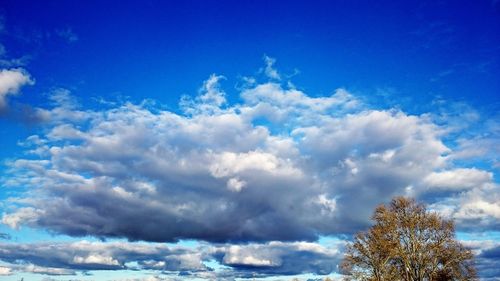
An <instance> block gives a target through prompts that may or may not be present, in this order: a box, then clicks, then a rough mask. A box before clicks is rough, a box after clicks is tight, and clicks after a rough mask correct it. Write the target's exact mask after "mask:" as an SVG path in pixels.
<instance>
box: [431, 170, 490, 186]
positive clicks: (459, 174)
mask: <svg viewBox="0 0 500 281" xmlns="http://www.w3.org/2000/svg"><path fill="white" fill-rule="evenodd" d="M492 180H493V174H492V173H491V172H486V171H483V170H478V169H471V168H460V169H454V170H448V171H443V172H433V173H430V174H429V175H427V176H426V177H425V179H424V182H423V183H424V184H425V185H427V186H428V187H429V188H430V189H438V190H465V189H472V188H475V187H481V186H482V185H483V184H487V183H490V182H491V181H492Z"/></svg>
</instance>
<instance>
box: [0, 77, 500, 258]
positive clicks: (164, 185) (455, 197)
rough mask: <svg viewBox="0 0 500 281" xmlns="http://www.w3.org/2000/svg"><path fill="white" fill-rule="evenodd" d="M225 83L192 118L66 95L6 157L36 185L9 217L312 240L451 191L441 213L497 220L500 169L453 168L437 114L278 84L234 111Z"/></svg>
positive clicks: (203, 97) (139, 230) (215, 236)
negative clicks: (400, 198)
mask: <svg viewBox="0 0 500 281" xmlns="http://www.w3.org/2000/svg"><path fill="white" fill-rule="evenodd" d="M220 79H222V76H218V75H212V76H210V78H209V79H208V80H207V81H206V82H205V83H204V84H203V86H202V88H201V89H200V92H199V95H198V96H197V97H195V98H188V97H184V98H183V99H182V101H181V108H182V109H183V113H182V114H179V113H175V112H171V111H166V110H161V109H158V108H154V107H152V105H151V104H146V103H143V104H131V103H124V104H121V105H119V106H116V107H112V108H108V109H103V110H90V109H82V108H81V107H80V106H79V105H78V103H76V102H74V100H73V99H72V98H71V95H70V93H69V92H68V91H67V90H64V89H58V90H56V91H55V93H54V95H53V97H52V100H53V108H50V109H38V111H39V114H40V115H43V116H44V119H45V120H46V123H45V127H44V129H43V130H42V131H41V132H40V134H38V135H34V136H31V137H29V138H28V139H27V140H26V141H24V142H22V144H23V146H25V147H26V150H27V153H29V154H31V156H30V157H29V158H25V159H13V160H12V161H10V162H9V163H8V166H9V170H10V171H9V173H10V175H11V176H10V177H9V176H7V177H6V178H5V179H4V183H5V185H8V186H23V187H25V188H28V189H29V192H28V193H26V195H25V198H23V200H22V202H23V203H22V204H13V205H11V206H10V207H9V208H8V209H7V211H6V212H5V213H4V215H3V217H2V222H3V223H5V224H8V225H10V226H12V227H19V226H22V225H27V226H31V227H35V228H43V229H47V230H50V231H52V232H56V233H63V234H68V235H73V236H84V235H92V236H96V237H101V238H106V237H122V238H127V239H129V240H145V241H158V242H159V241H177V240H179V239H198V240H205V241H210V242H228V241H232V242H248V241H263V242H265V241H273V240H281V241H298V240H309V241H311V240H315V239H317V238H318V237H319V236H320V235H337V234H342V233H348V234H350V233H353V232H355V231H357V230H359V229H361V228H364V227H366V226H367V225H368V224H369V223H370V222H369V217H370V215H371V213H372V211H373V208H374V207H375V206H376V205H377V204H380V203H381V202H384V201H386V200H389V199H390V198H391V197H392V196H394V195H413V196H420V197H421V198H423V199H424V200H426V197H425V194H426V193H429V192H436V190H438V191H443V190H444V191H446V197H445V199H443V200H441V201H439V202H434V201H430V202H429V203H432V204H434V205H433V208H434V209H436V210H440V211H442V212H443V213H444V214H446V215H450V216H453V217H455V218H458V219H459V220H458V221H459V223H463V224H466V222H467V221H468V220H472V219H477V218H478V217H481V220H482V222H483V223H482V227H484V228H492V229H496V228H497V227H498V226H497V224H496V223H494V221H495V220H496V218H498V213H499V212H498V210H497V209H498V208H499V207H498V203H497V202H499V201H495V199H494V198H496V197H495V196H491V195H487V189H488V188H489V189H490V190H493V191H494V190H497V188H496V187H495V185H494V184H493V183H492V181H493V179H492V174H491V173H489V172H487V171H484V170H480V169H477V168H455V167H454V166H453V158H452V157H449V155H450V154H451V153H452V152H453V150H452V149H451V148H449V147H447V146H446V145H445V144H444V142H443V137H444V136H445V134H446V130H443V128H442V127H440V126H438V125H436V124H435V123H434V122H433V121H432V119H430V118H428V116H427V115H425V114H424V115H420V116H419V115H409V114H406V113H405V112H402V111H400V110H393V109H388V110H380V109H379V110H374V109H370V108H367V106H366V105H364V104H363V103H362V102H360V101H359V100H358V99H357V98H356V97H355V96H353V95H352V94H350V93H349V92H348V91H347V90H345V89H338V90H336V91H335V92H334V93H333V94H332V95H331V96H327V97H310V96H308V95H307V94H306V93H304V92H302V91H300V90H297V89H295V88H289V87H285V86H283V85H281V84H278V83H273V82H266V83H263V84H258V83H256V84H253V85H251V86H248V87H247V88H245V89H242V92H241V98H242V102H241V103H239V104H233V105H230V104H228V103H227V100H226V98H225V93H224V91H223V90H222V89H221V87H220V85H219V82H220ZM463 192H469V193H470V194H471V195H472V194H473V195H474V196H466V195H464V194H463ZM46 198H50V202H51V204H46V201H47V199H46ZM452 201H453V203H451V202H452ZM450 204H455V205H450ZM450 206H455V207H454V208H450ZM353 210H356V211H355V212H353ZM93 258H94V259H98V258H99V257H98V256H96V257H93ZM81 261H85V258H83V259H82V260H81ZM109 262H110V263H113V261H112V260H109Z"/></svg>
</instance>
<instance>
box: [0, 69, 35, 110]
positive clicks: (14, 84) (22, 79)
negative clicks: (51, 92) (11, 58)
mask: <svg viewBox="0 0 500 281" xmlns="http://www.w3.org/2000/svg"><path fill="white" fill-rule="evenodd" d="M33 83H34V81H33V80H32V79H31V77H30V75H29V74H28V73H27V72H26V71H25V70H24V69H20V68H19V69H2V70H0V110H1V109H4V108H6V107H7V96H9V95H16V94H17V93H19V89H20V88H21V87H22V86H24V85H32V84H33Z"/></svg>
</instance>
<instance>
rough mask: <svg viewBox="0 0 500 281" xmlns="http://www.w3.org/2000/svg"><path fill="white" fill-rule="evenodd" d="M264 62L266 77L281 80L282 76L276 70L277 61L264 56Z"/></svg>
mask: <svg viewBox="0 0 500 281" xmlns="http://www.w3.org/2000/svg"><path fill="white" fill-rule="evenodd" d="M264 62H265V63H266V67H265V68H264V74H266V76H267V77H269V78H271V79H275V80H280V79H281V76H280V74H279V73H278V70H276V69H275V68H274V64H275V63H276V59H275V58H271V57H268V56H267V55H264Z"/></svg>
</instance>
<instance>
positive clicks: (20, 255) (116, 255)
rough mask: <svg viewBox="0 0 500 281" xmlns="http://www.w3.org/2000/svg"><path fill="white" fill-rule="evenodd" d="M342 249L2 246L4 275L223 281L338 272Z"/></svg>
mask: <svg viewBox="0 0 500 281" xmlns="http://www.w3.org/2000/svg"><path fill="white" fill-rule="evenodd" d="M342 247H343V243H341V242H339V243H336V244H332V245H330V246H328V247H327V246H322V245H320V244H317V243H309V242H290V243H285V242H278V241H274V242H270V243H265V244H247V245H228V244H226V245H218V246H211V245H208V244H202V245H199V246H198V247H195V248H193V247H191V248H186V247H180V246H166V245H164V244H157V243H130V242H89V241H77V242H52V243H49V242H43V243H28V244H21V243H16V244H14V243H2V244H1V245H0V249H1V250H0V260H1V261H3V262H4V266H3V267H1V268H0V274H2V273H3V274H4V275H8V274H12V273H14V272H31V273H39V274H45V275H76V274H77V273H87V272H89V271H96V270H152V271H153V272H157V273H161V274H166V275H173V276H174V277H175V276H176V275H177V276H191V277H200V278H212V279H213V278H215V279H218V280H223V279H228V278H231V279H232V278H237V277H242V278H245V277H251V276H253V275H254V272H258V276H260V277H265V276H276V275H294V274H302V273H314V274H320V275H325V274H329V273H331V272H333V271H335V270H336V267H337V264H338V262H339V260H340V258H341V255H342ZM207 261H218V262H219V263H220V264H222V265H225V266H226V267H225V269H223V270H219V271H214V270H213V269H211V268H209V267H208V266H206V265H205V264H204V262H207Z"/></svg>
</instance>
